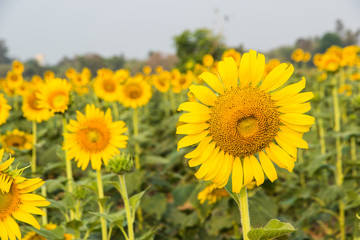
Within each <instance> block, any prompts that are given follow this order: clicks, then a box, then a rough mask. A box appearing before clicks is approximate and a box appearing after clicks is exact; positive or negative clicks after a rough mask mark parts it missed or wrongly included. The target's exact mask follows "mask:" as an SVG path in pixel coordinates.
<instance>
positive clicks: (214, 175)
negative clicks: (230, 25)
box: [177, 50, 314, 192]
mask: <svg viewBox="0 0 360 240" xmlns="http://www.w3.org/2000/svg"><path fill="white" fill-rule="evenodd" d="M264 68H265V57H264V55H262V54H257V53H256V51H253V50H250V52H249V53H245V54H244V55H243V56H242V60H241V64H240V67H239V69H238V68H237V66H236V63H235V61H234V60H233V59H232V58H225V60H224V61H221V62H219V65H218V76H219V77H218V76H216V75H214V74H212V73H209V72H205V73H203V74H201V75H200V76H199V77H200V78H202V79H203V80H204V81H205V82H206V83H207V84H208V85H209V86H210V87H211V88H212V89H213V90H215V92H216V93H214V92H213V91H211V90H210V89H209V88H207V87H205V86H196V85H192V86H190V91H191V92H192V93H193V94H194V95H195V97H196V98H197V99H198V100H199V101H200V102H201V103H200V102H185V103H182V104H181V105H180V106H179V110H183V111H187V112H189V113H184V114H183V115H182V116H180V118H179V121H180V122H182V123H184V124H183V125H179V126H178V127H177V134H186V135H187V136H185V137H183V138H182V139H181V140H180V141H179V143H178V149H180V148H183V147H186V146H191V145H194V144H198V146H197V148H196V149H195V150H194V151H192V152H190V153H188V154H187V155H185V157H186V158H190V159H191V160H190V161H189V165H190V167H195V166H199V165H201V166H200V168H199V170H198V171H197V172H196V174H195V176H196V177H197V178H199V179H204V180H206V181H208V180H210V181H212V182H213V183H215V184H216V185H217V186H218V187H219V188H222V187H224V186H225V185H226V183H227V182H228V179H229V176H230V174H232V190H233V192H240V189H241V188H242V186H244V185H247V184H249V183H250V182H251V181H252V179H253V178H255V180H256V184H257V185H258V186H259V185H261V184H262V183H263V182H264V173H265V174H266V176H267V177H268V178H269V179H270V180H271V181H274V180H276V179H277V173H276V170H275V167H274V165H273V163H276V164H277V165H278V166H279V167H281V168H285V169H287V170H288V171H290V172H291V171H292V170H293V168H294V163H295V161H296V156H297V148H308V145H307V142H306V141H304V140H303V139H302V136H303V133H304V132H307V131H309V128H310V127H311V125H312V124H313V123H314V118H313V117H311V116H308V115H305V114H304V113H305V112H307V111H309V110H310V108H311V106H310V103H309V102H308V101H309V100H310V99H311V98H312V97H313V93H311V92H306V93H299V92H300V91H301V90H302V89H304V87H305V83H306V82H305V79H302V80H301V81H299V82H298V83H295V84H291V85H289V86H286V87H283V88H281V87H282V86H283V85H284V84H285V83H286V82H287V81H288V79H289V78H290V76H291V75H292V73H293V71H294V67H293V66H292V65H288V64H286V63H282V64H280V65H279V66H277V67H276V68H275V69H274V70H273V71H271V72H270V73H269V74H268V75H267V76H266V77H265V78H264V79H263V75H264ZM239 79H240V81H239Z"/></svg>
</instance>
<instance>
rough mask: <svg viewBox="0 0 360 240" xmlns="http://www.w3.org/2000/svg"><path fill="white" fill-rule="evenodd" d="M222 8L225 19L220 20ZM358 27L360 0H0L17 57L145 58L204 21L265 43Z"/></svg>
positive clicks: (262, 46) (232, 41)
mask: <svg viewBox="0 0 360 240" xmlns="http://www.w3.org/2000/svg"><path fill="white" fill-rule="evenodd" d="M225 16H226V18H227V19H228V20H227V21H225ZM336 19H341V20H342V21H343V22H344V24H345V26H346V28H349V29H352V30H355V29H358V28H360V1H359V0H301V1H300V0H299V1H291V0H252V1H250V0H248V1H245V0H222V1H220V0H217V1H215V0H192V1H191V0H142V1H140V0H132V1H123V0H97V1H96V0H0V39H4V40H5V41H6V44H7V46H8V48H9V55H10V56H11V57H14V58H18V59H20V60H26V59H29V58H33V57H34V56H35V55H36V54H39V53H42V54H44V55H45V63H49V64H54V63H57V62H58V61H59V60H61V59H62V57H63V56H67V57H74V56H75V55H81V54H85V53H98V54H100V55H102V56H104V57H110V56H113V55H119V54H124V55H125V57H126V58H127V59H129V58H139V59H145V58H146V57H147V56H148V53H149V51H161V52H163V53H169V54H170V53H175V47H174V43H173V36H174V35H179V34H180V33H182V32H183V31H184V30H186V29H189V30H192V31H193V30H195V29H198V28H203V27H206V28H209V29H211V30H213V31H214V32H215V33H221V34H223V35H224V37H225V43H226V44H227V45H228V46H238V45H240V44H243V45H244V46H245V48H247V49H250V48H252V49H255V50H258V51H261V50H262V51H266V50H269V49H272V48H275V47H278V46H280V45H291V44H294V43H295V41H296V39H298V38H299V37H313V36H317V35H318V36H320V35H322V34H323V33H325V32H328V31H333V30H334V28H335V20H336Z"/></svg>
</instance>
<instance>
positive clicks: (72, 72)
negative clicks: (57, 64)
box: [65, 67, 78, 80]
mask: <svg viewBox="0 0 360 240" xmlns="http://www.w3.org/2000/svg"><path fill="white" fill-rule="evenodd" d="M77 74H78V72H77V71H76V70H75V68H72V67H71V68H68V69H67V70H66V72H65V76H66V77H67V78H68V79H69V80H71V79H73V78H74V77H76V75H77Z"/></svg>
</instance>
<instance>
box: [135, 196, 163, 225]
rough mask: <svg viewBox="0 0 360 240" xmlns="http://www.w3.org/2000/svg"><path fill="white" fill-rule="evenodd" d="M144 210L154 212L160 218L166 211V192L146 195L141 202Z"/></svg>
mask: <svg viewBox="0 0 360 240" xmlns="http://www.w3.org/2000/svg"><path fill="white" fill-rule="evenodd" d="M141 206H142V208H143V209H144V211H146V212H147V213H150V214H154V215H155V216H156V219H158V220H160V219H161V217H162V215H163V214H164V213H165V211H166V206H167V199H166V196H165V194H164V193H156V194H154V195H152V196H145V197H144V198H143V200H142V203H141Z"/></svg>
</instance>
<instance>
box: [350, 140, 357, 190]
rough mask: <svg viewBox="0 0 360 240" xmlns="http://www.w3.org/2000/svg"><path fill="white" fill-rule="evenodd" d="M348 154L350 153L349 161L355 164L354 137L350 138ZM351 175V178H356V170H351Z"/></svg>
mask: <svg viewBox="0 0 360 240" xmlns="http://www.w3.org/2000/svg"><path fill="white" fill-rule="evenodd" d="M350 153H351V161H353V162H356V160H357V157H356V137H355V136H352V137H351V138H350ZM352 175H353V177H356V176H357V171H356V168H353V171H352ZM355 185H356V184H355Z"/></svg>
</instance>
